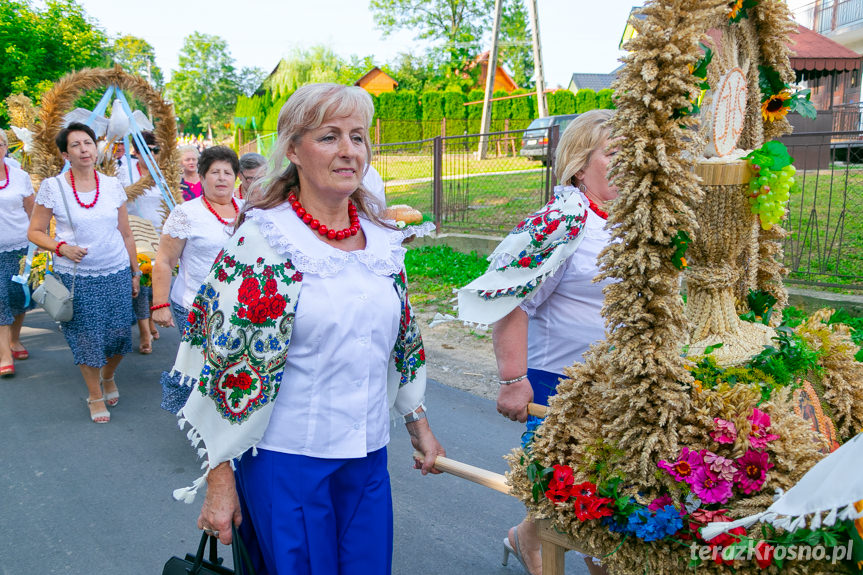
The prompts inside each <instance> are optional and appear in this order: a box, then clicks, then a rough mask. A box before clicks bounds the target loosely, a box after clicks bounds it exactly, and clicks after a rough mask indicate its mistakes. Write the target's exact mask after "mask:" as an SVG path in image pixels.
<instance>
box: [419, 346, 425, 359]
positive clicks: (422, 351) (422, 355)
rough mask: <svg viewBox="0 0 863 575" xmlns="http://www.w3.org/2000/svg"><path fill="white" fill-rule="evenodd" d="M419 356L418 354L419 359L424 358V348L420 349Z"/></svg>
mask: <svg viewBox="0 0 863 575" xmlns="http://www.w3.org/2000/svg"><path fill="white" fill-rule="evenodd" d="M419 356H420V361H425V360H426V350H424V349H420V352H419Z"/></svg>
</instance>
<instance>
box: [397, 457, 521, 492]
mask: <svg viewBox="0 0 863 575" xmlns="http://www.w3.org/2000/svg"><path fill="white" fill-rule="evenodd" d="M414 458H415V459H420V460H422V459H424V458H425V455H423V454H422V453H421V452H419V451H414ZM434 467H435V469H437V470H438V471H443V472H445V473H449V474H450V475H455V476H456V477H461V478H462V479H467V480H468V481H473V482H474V483H478V484H480V485H482V486H484V487H489V488H491V489H494V490H495V491H500V492H501V493H505V494H506V495H510V487H509V485H507V484H506V478H505V477H504V476H503V475H501V474H500V473H495V472H493V471H489V470H487V469H482V468H481V467H475V466H473V465H468V464H467V463H462V462H460V461H456V460H455V459H450V458H448V457H444V456H442V455H438V456H437V457H436V458H435V462H434Z"/></svg>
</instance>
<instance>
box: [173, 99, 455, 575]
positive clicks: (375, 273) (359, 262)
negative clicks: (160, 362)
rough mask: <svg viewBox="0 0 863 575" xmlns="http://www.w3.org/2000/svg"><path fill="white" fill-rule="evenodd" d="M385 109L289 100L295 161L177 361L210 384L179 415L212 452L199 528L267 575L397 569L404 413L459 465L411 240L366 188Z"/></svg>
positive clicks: (287, 147) (207, 298) (415, 436)
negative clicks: (439, 416) (428, 353)
mask: <svg viewBox="0 0 863 575" xmlns="http://www.w3.org/2000/svg"><path fill="white" fill-rule="evenodd" d="M372 114H373V107H372V102H371V98H370V97H369V95H368V94H367V93H366V92H365V91H364V90H362V89H360V88H356V87H352V86H351V87H348V86H342V85H337V84H312V85H306V86H303V87H302V88H300V89H298V90H297V91H296V92H294V94H293V95H292V96H291V97H290V98H289V99H288V102H287V103H286V104H285V106H284V107H283V108H282V110H281V113H280V114H279V121H278V141H277V143H276V148H275V151H274V152H273V159H274V160H277V161H276V162H274V163H273V165H277V166H279V167H278V169H277V171H275V172H273V173H271V174H269V176H268V177H267V178H266V179H265V180H264V182H265V186H264V187H263V189H262V193H261V194H260V195H258V194H255V195H254V198H253V200H252V202H253V203H252V204H251V205H249V206H247V208H246V210H245V211H244V217H241V224H240V226H239V227H238V228H237V230H236V231H235V232H234V235H233V236H232V238H231V240H230V241H229V242H228V243H227V244H226V245H225V249H224V250H223V251H222V253H220V254H219V257H218V258H217V259H216V262H215V264H214V266H213V269H212V270H211V272H210V274H209V276H208V277H207V279H206V280H205V282H204V284H203V285H202V286H201V287H200V290H199V292H198V296H197V297H196V298H195V301H194V303H193V309H192V310H191V313H190V319H193V321H192V323H191V324H190V326H189V327H188V330H187V333H186V336H185V337H184V338H183V344H182V345H181V350H180V354H179V355H178V358H177V362H176V364H175V372H174V374H173V376H174V377H175V378H177V379H186V378H192V379H194V380H195V381H194V382H193V385H194V391H193V392H192V395H191V396H190V397H189V400H188V402H187V403H186V405H185V406H184V407H183V409H182V410H181V411H180V413H179V416H180V417H182V418H184V420H186V421H188V423H189V424H190V425H192V426H193V428H194V430H195V434H196V437H197V436H200V438H201V441H202V442H203V444H204V445H205V448H206V450H207V458H208V468H207V471H208V473H207V475H206V482H207V485H208V487H207V495H206V498H205V500H204V505H203V508H202V509H201V515H200V517H199V518H198V526H199V527H200V528H202V529H204V530H205V531H209V532H218V533H219V539H220V540H221V541H222V542H223V543H228V542H230V541H231V526H232V524H233V525H237V524H241V529H242V531H241V532H242V534H243V536H244V537H243V538H244V540H245V541H246V542H247V543H248V542H251V543H252V546H253V548H254V549H253V554H254V555H256V556H257V557H258V561H259V563H258V565H257V567H260V568H261V572H266V573H291V574H295V575H309V574H311V573H341V574H342V575H386V574H388V573H390V571H391V568H392V545H393V527H392V497H391V492H390V480H389V475H388V473H387V451H386V445H387V443H388V442H389V437H390V428H391V425H390V413H391V410H394V412H395V413H394V415H395V416H396V417H397V418H398V419H399V420H402V419H403V421H404V422H405V425H406V427H407V431H408V433H409V435H410V438H411V443H412V444H413V445H414V447H415V448H417V449H419V450H420V451H422V452H423V453H424V454H425V458H424V459H423V460H422V461H418V462H416V463H415V466H416V467H417V468H418V469H422V472H423V473H424V474H425V473H428V472H434V471H433V463H434V459H435V457H436V456H437V455H443V454H444V450H443V448H442V447H441V446H440V444H439V443H438V441H437V439H436V438H435V436H434V434H433V433H432V431H431V428H430V427H429V424H428V419H426V413H425V405H424V401H425V366H424V363H425V353H424V352H423V349H422V340H421V338H420V336H419V332H418V329H417V325H416V322H415V321H414V318H413V317H412V314H411V308H410V304H409V303H408V300H407V286H406V282H405V276H404V252H405V250H404V248H402V247H401V241H402V240H403V239H404V237H405V233H403V232H402V231H400V230H397V229H395V228H394V227H392V226H389V225H387V224H385V223H384V222H382V221H381V220H380V219H379V218H378V217H377V216H376V214H377V213H378V209H379V207H380V206H378V205H377V204H378V201H377V200H376V199H375V198H374V197H373V196H371V194H370V193H369V192H367V191H366V190H365V189H364V188H363V187H362V185H361V182H362V178H363V175H364V174H365V171H366V167H367V166H368V162H369V159H370V154H371V149H370V146H369V141H368V129H369V124H370V122H371V118H372ZM284 159H287V160H289V161H290V164H289V165H288V166H287V168H283V167H281V166H282V165H283V160H284ZM408 233H410V234H412V233H414V232H408ZM300 293H302V297H300ZM204 326H206V327H204ZM204 329H206V337H203V333H204V332H203V331H202V330H204ZM219 390H230V391H228V392H225V391H219ZM228 421H229V422H230V423H227V422H228ZM244 453H245V455H244V456H243V457H242V459H239V463H238V464H237V466H236V472H235V471H233V470H232V469H231V463H230V462H231V460H233V459H235V458H238V457H239V456H240V455H243V454H244ZM203 481H204V480H203V478H202V479H201V480H199V482H198V483H197V484H196V486H194V487H193V488H190V489H188V490H180V491H179V492H177V493H175V496H178V497H180V498H183V499H185V500H189V499H190V498H191V497H192V496H193V494H194V492H195V491H196V489H197V486H200V484H202V483H203ZM324 549H325V550H326V552H322V551H321V550H324Z"/></svg>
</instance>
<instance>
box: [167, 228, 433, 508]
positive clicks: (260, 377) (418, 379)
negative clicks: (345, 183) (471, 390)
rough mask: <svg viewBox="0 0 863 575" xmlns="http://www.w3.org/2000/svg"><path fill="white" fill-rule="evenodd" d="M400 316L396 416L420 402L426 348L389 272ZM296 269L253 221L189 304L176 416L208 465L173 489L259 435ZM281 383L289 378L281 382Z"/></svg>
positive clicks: (394, 364)
mask: <svg viewBox="0 0 863 575" xmlns="http://www.w3.org/2000/svg"><path fill="white" fill-rule="evenodd" d="M392 277H393V287H394V289H395V290H396V292H397V293H398V296H399V300H400V302H401V321H400V323H399V334H398V337H397V339H396V345H395V347H394V349H393V352H392V355H391V356H390V366H389V370H388V378H387V395H388V399H389V405H390V407H391V408H393V411H395V412H396V413H397V414H398V415H404V414H406V413H408V412H410V411H413V410H414V409H416V408H417V407H419V406H420V405H422V404H423V401H424V394H425V380H426V375H425V352H424V351H423V346H422V338H421V337H420V334H419V329H418V327H417V324H416V321H415V320H414V317H413V315H412V313H411V307H410V303H409V302H408V298H407V283H406V279H405V274H404V270H402V271H401V272H400V273H397V274H393V276H392ZM302 282H303V274H302V272H300V271H298V270H297V269H296V268H295V267H294V265H293V263H292V262H291V260H290V259H288V258H286V257H285V256H284V255H281V254H279V253H278V252H277V251H276V250H275V249H274V248H273V247H272V246H271V245H270V244H269V242H268V241H267V239H266V238H265V237H264V235H263V234H262V233H261V229H260V226H259V225H258V223H257V222H255V221H254V220H250V221H247V222H245V223H244V224H243V225H242V226H240V228H239V229H238V230H237V231H236V232H235V233H234V236H233V238H232V239H231V240H230V241H229V244H228V245H227V246H226V248H225V249H224V250H222V251H221V252H220V253H219V255H218V256H217V257H216V261H215V263H214V264H213V268H212V269H211V271H210V274H209V275H208V276H207V279H206V280H205V281H204V283H203V285H201V288H200V290H199V291H198V295H197V296H196V297H195V301H194V302H193V304H192V310H191V311H190V312H189V327H188V329H187V331H186V333H185V335H184V336H183V339H182V342H181V343H180V350H179V352H178V354H177V359H176V362H175V363H174V367H173V369H172V371H171V373H170V374H165V375H164V376H163V377H166V376H167V377H169V378H174V379H177V380H181V381H182V382H183V383H184V384H185V385H190V386H192V387H193V389H192V392H191V394H190V396H189V399H188V401H187V402H186V404H185V406H184V407H183V408H182V409H181V410H180V412H179V413H178V414H177V416H178V417H179V424H180V428H181V429H183V427H184V426H185V425H186V424H187V423H188V424H189V425H190V426H191V429H190V430H189V432H188V434H187V437H188V438H189V440H190V441H191V442H192V445H193V447H197V446H198V445H199V444H200V443H201V442H203V443H204V446H205V447H201V448H200V449H198V455H199V457H203V458H205V459H206V460H205V461H204V463H203V465H202V468H206V471H205V473H204V475H203V476H202V477H200V478H199V479H198V480H196V481H195V483H194V484H193V485H192V486H190V487H186V488H183V489H177V490H175V491H174V498H176V499H179V500H183V501H185V502H187V503H190V502H191V501H192V500H193V499H194V497H195V494H196V493H197V490H198V488H199V487H200V486H201V485H202V484H203V482H204V480H205V478H206V475H207V473H209V470H210V469H212V468H214V467H216V466H217V465H219V464H220V463H222V462H224V461H230V460H232V459H234V458H237V457H240V456H241V455H243V453H245V452H246V451H247V450H249V449H250V448H254V446H255V445H256V444H257V443H258V442H259V441H260V440H261V438H262V437H263V435H264V432H265V431H266V429H267V425H268V424H269V418H270V415H271V413H272V407H273V403H274V402H275V400H276V397H277V395H278V392H279V386H280V385H281V384H282V374H283V370H284V367H285V358H286V356H287V353H288V347H289V345H290V341H291V331H292V329H293V324H294V317H295V313H296V308H297V302H298V301H299V295H300V289H301V286H302ZM288 384H289V382H288Z"/></svg>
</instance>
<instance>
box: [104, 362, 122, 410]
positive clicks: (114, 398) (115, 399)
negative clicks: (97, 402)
mask: <svg viewBox="0 0 863 575" xmlns="http://www.w3.org/2000/svg"><path fill="white" fill-rule="evenodd" d="M106 381H113V382H114V391H105V382H106ZM99 386H100V387H101V388H102V397H104V398H105V405H107V406H108V407H114V406H116V405H117V404H118V403H120V390H119V389H118V388H117V382H116V381H114V378H113V377H111V378H110V379H102V371H101V370H100V371H99Z"/></svg>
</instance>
